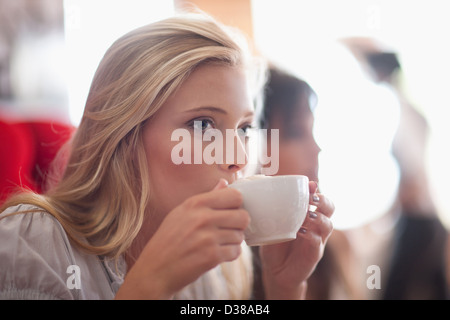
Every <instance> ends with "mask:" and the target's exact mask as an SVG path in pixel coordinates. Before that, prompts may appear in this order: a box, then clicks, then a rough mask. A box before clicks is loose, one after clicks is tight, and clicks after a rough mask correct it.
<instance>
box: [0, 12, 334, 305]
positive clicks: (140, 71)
mask: <svg viewBox="0 0 450 320" xmlns="http://www.w3.org/2000/svg"><path fill="white" fill-rule="evenodd" d="M252 66H253V64H252V60H251V59H250V58H249V55H247V54H246V51H245V50H244V49H243V48H242V47H241V46H239V45H238V43H237V41H235V39H234V38H233V36H231V35H230V33H228V32H227V31H226V29H225V28H224V27H222V26H220V25H219V24H217V23H216V22H214V21H213V20H212V19H209V18H205V17H203V16H197V15H187V16H179V17H173V18H169V19H166V20H163V21H160V22H157V23H154V24H151V25H148V26H145V27H142V28H139V29H137V30H134V31H132V32H130V33H128V34H126V35H124V36H123V37H122V38H120V39H118V40H117V41H116V42H115V43H114V44H113V45H112V46H111V48H110V49H109V50H108V51H107V52H106V54H105V56H104V58H103V59H102V61H101V63H100V65H99V67H98V70H97V72H96V75H95V77H94V79H93V83H92V85H91V89H90V93H89V96H88V99H87V103H86V107H85V113H84V116H83V119H82V121H81V123H80V125H79V128H78V130H77V132H76V134H75V135H74V137H73V140H72V141H71V144H70V147H69V150H70V151H69V153H68V154H67V155H66V158H67V163H66V165H65V166H64V167H65V170H64V173H63V175H62V176H61V178H59V179H57V180H58V182H57V183H56V185H55V186H53V187H52V188H50V189H49V190H48V191H47V192H46V193H45V194H44V195H42V196H41V195H33V194H24V195H21V196H18V197H16V198H13V199H11V200H10V201H9V202H8V203H7V204H6V205H5V208H6V207H8V209H6V211H5V212H4V213H3V214H2V216H3V219H2V220H1V221H0V225H1V226H0V228H1V229H0V230H1V232H0V238H1V240H2V242H3V243H5V242H8V243H9V244H10V245H8V246H2V248H1V249H0V269H1V270H2V275H1V279H0V284H1V285H0V288H2V289H1V291H2V292H1V293H0V295H1V296H2V297H6V298H16V299H17V298H60V299H110V298H116V299H170V298H196V299H207V298H212V299H219V298H225V299H227V298H241V299H243V298H248V297H250V295H251V281H252V279H251V278H252V277H251V275H252V270H251V260H250V258H251V256H250V250H248V248H247V247H246V246H245V245H244V244H243V239H244V237H243V231H244V229H245V228H246V226H247V224H248V222H249V217H248V213H247V212H246V211H245V210H243V209H241V208H240V207H241V203H242V198H241V194H240V193H239V192H238V191H236V190H233V189H231V188H227V184H228V183H232V182H233V181H234V180H235V179H236V177H237V176H238V175H240V174H241V173H242V172H243V170H244V168H245V165H246V163H239V162H237V161H236V162H235V163H227V164H225V163H222V164H205V163H204V162H203V163H202V164H194V163H192V164H187V163H181V164H175V163H174V161H172V160H173V158H172V155H173V153H172V151H173V150H174V148H175V146H176V145H177V144H178V143H179V142H177V141H173V140H172V134H173V132H174V131H175V130H177V129H184V130H187V131H184V132H190V133H192V134H191V136H193V137H194V138H193V141H192V142H191V143H192V145H194V144H196V143H198V140H195V139H198V137H196V136H195V134H194V132H195V131H196V130H197V131H198V130H201V131H202V132H207V131H208V130H209V129H211V128H215V129H219V130H221V131H222V132H225V130H226V129H234V130H235V132H238V129H242V130H239V132H246V131H247V130H248V129H249V128H250V127H251V125H252V123H253V122H254V118H255V108H254V106H253V103H252V102H253V101H254V97H253V96H252V92H251V91H250V89H249V88H250V87H251V86H250V84H251V83H254V82H253V81H251V80H252V79H254V77H253V76H252V75H253V74H254V68H253V67H252ZM236 135H237V133H236ZM238 141H240V140H239V139H238ZM204 145H205V144H203V146H204ZM237 147H238V148H243V147H244V146H243V145H242V144H238V146H237ZM191 157H193V156H192V155H191ZM315 186H316V185H315V184H314V183H313V182H312V183H311V184H310V191H311V193H312V194H314V192H315ZM314 199H316V200H317V201H316V202H314V204H315V205H317V207H318V212H320V217H321V219H315V220H314V221H313V220H307V221H305V223H304V228H305V229H307V230H308V232H306V233H299V237H298V239H297V240H295V241H292V242H289V243H284V244H279V245H274V246H267V247H264V250H263V259H262V263H263V265H264V266H265V269H264V270H265V273H264V281H265V282H264V285H265V290H266V295H267V297H268V298H272V299H278V298H279V299H284V298H290V299H298V298H302V297H304V295H305V290H306V281H307V278H308V277H309V275H310V274H311V272H312V271H313V269H314V267H315V265H316V264H317V262H318V261H319V259H320V257H321V253H322V251H323V247H324V245H325V243H326V240H327V238H328V236H329V234H330V233H331V229H332V226H331V223H330V221H329V217H330V216H331V214H332V213H333V211H334V207H333V204H332V203H331V202H330V201H329V200H328V199H327V198H326V197H325V196H323V195H321V194H319V195H317V197H314ZM311 201H312V200H311ZM312 203H313V202H312ZM19 212H20V213H22V212H24V214H17V213H19ZM43 230H45V231H43ZM31 268H32V269H31ZM3 270H4V271H3ZM30 270H33V272H34V273H35V274H31V273H30ZM77 271H78V272H77ZM72 276H74V277H72ZM77 276H78V277H79V278H77Z"/></svg>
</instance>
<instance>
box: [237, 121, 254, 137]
mask: <svg viewBox="0 0 450 320" xmlns="http://www.w3.org/2000/svg"><path fill="white" fill-rule="evenodd" d="M251 129H254V127H253V126H252V125H251V124H248V125H245V126H243V127H242V128H239V132H240V133H241V134H244V135H248V134H249V133H250V130H251Z"/></svg>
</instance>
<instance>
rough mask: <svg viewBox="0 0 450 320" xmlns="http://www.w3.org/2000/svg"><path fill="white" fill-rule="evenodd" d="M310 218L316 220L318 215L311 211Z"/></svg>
mask: <svg viewBox="0 0 450 320" xmlns="http://www.w3.org/2000/svg"><path fill="white" fill-rule="evenodd" d="M309 217H310V218H311V219H315V218H317V213H315V212H313V211H309Z"/></svg>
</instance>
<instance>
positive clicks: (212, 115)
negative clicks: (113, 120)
mask: <svg viewBox="0 0 450 320" xmlns="http://www.w3.org/2000/svg"><path fill="white" fill-rule="evenodd" d="M253 121H254V111H253V104H252V100H251V96H250V93H249V90H248V85H247V80H246V76H245V73H244V72H243V70H242V69H240V68H232V67H227V66H219V65H212V64H206V65H202V66H200V67H198V68H197V69H195V70H194V71H193V72H192V73H191V75H190V76H189V78H188V79H187V80H186V81H185V82H183V84H182V85H181V87H180V88H179V89H178V90H177V91H176V92H175V93H174V94H173V95H172V96H171V97H169V99H168V100H167V101H166V102H165V103H164V104H163V106H162V107H161V109H160V110H159V111H158V112H157V113H156V114H155V115H154V117H152V118H151V119H150V120H149V121H148V122H147V123H146V124H145V127H144V132H143V141H144V145H145V152H146V155H147V162H148V169H149V177H148V179H149V181H150V187H151V192H152V198H151V200H150V202H151V209H152V210H153V211H154V212H155V213H156V214H158V215H159V216H160V217H162V216H165V215H166V214H167V213H168V212H170V211H171V210H172V209H173V208H175V207H176V206H177V205H179V204H181V203H182V202H183V201H184V200H185V199H187V198H188V197H190V196H193V195H195V194H198V193H203V192H207V191H210V190H212V189H213V188H214V186H215V185H216V184H217V183H218V182H219V180H220V178H225V179H226V180H227V181H228V182H229V183H232V182H233V181H234V180H235V179H236V175H237V174H238V173H240V171H241V170H242V169H243V168H244V167H245V165H246V161H244V162H242V161H238V159H236V158H237V157H235V159H233V161H226V159H225V157H224V161H223V162H222V164H220V163H213V164H205V163H204V161H203V160H204V159H203V157H202V163H201V164H195V163H194V152H196V153H197V154H196V156H197V157H198V151H199V149H198V145H199V143H202V147H201V151H202V152H203V150H205V147H206V146H207V145H208V144H211V143H212V142H208V141H202V138H201V137H200V138H199V136H198V135H197V136H194V130H195V131H196V132H197V133H199V132H200V133H205V132H207V131H208V130H210V129H213V128H214V129H218V130H220V131H221V133H222V135H223V153H224V154H225V147H226V141H225V140H226V139H225V138H226V130H227V129H234V130H237V129H243V130H244V131H246V130H247V129H248V128H249V127H250V126H251V125H252V124H253ZM177 129H184V131H180V130H177ZM175 130H177V132H183V133H184V135H183V137H182V138H180V136H179V135H177V139H176V140H175V139H173V140H175V141H171V140H172V139H171V138H172V134H173V133H174V131H175ZM186 133H189V137H188V138H190V139H189V140H188V141H187V142H186V141H185V138H186V135H185V134H186ZM178 139H179V140H178ZM237 140H239V138H237V139H236V140H235V141H237ZM213 141H214V140H213ZM239 141H240V140H239ZM181 143H182V144H183V145H184V146H187V145H190V150H189V149H187V148H184V149H183V151H184V152H190V153H191V154H190V155H188V158H189V159H191V164H188V163H181V164H176V162H177V161H174V159H173V154H172V153H173V152H172V151H173V149H174V148H178V149H176V150H177V152H175V155H176V156H179V155H180V154H181V153H180V152H178V151H179V147H180V146H181ZM236 145H237V148H241V150H240V151H242V150H243V149H242V148H243V145H242V144H240V143H237V144H236ZM216 146H217V145H216ZM221 151H222V150H221ZM209 154H210V153H209ZM213 154H214V153H213ZM235 154H236V155H237V154H238V152H237V150H236V153H235ZM182 156H184V157H185V156H186V155H185V154H182ZM200 156H202V155H200ZM229 160H230V159H229Z"/></svg>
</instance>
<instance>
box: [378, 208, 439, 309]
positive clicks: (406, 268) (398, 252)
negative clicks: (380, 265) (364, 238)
mask: <svg viewBox="0 0 450 320" xmlns="http://www.w3.org/2000/svg"><path fill="white" fill-rule="evenodd" d="M395 234H396V238H395V239H394V252H393V258H392V260H391V263H390V268H389V274H388V279H387V282H386V284H385V288H384V295H383V297H382V298H383V299H386V300H400V299H403V300H409V299H416V300H417V299H419V300H443V299H447V298H448V295H447V294H448V293H447V281H446V275H445V251H446V242H447V231H446V230H445V229H444V227H443V226H442V225H441V223H440V222H439V221H438V220H437V219H432V218H429V217H423V216H418V215H417V214H414V213H405V212H404V213H403V215H402V216H401V217H400V220H399V222H398V223H397V226H396V231H395Z"/></svg>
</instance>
